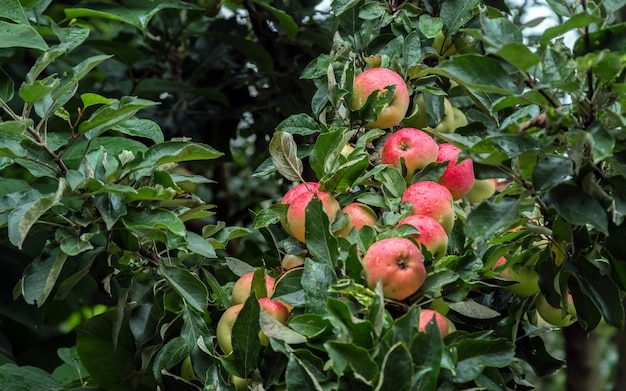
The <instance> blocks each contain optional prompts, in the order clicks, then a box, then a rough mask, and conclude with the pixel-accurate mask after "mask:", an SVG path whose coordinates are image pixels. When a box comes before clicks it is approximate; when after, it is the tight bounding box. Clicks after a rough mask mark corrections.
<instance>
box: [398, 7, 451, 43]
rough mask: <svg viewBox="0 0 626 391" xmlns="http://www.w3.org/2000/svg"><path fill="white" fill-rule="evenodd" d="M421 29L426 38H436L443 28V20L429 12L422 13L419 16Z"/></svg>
mask: <svg viewBox="0 0 626 391" xmlns="http://www.w3.org/2000/svg"><path fill="white" fill-rule="evenodd" d="M419 29H420V31H421V32H422V34H424V35H425V36H426V38H435V36H436V35H437V33H438V32H440V31H441V30H442V29H443V20H441V18H435V17H432V16H430V15H428V14H422V15H420V18H419ZM405 45H406V43H405Z"/></svg>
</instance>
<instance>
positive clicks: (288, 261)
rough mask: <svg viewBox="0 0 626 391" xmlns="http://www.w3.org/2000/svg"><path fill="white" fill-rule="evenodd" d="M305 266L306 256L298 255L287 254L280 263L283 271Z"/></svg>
mask: <svg viewBox="0 0 626 391" xmlns="http://www.w3.org/2000/svg"><path fill="white" fill-rule="evenodd" d="M302 265H304V256H303V255H296V254H285V255H284V256H283V259H282V260H281V261H280V266H281V267H282V268H283V270H289V269H293V268H294V267H298V266H302Z"/></svg>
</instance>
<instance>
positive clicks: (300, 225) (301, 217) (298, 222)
mask: <svg viewBox="0 0 626 391" xmlns="http://www.w3.org/2000/svg"><path fill="white" fill-rule="evenodd" d="M315 195H317V197H318V198H319V200H320V201H321V202H322V206H323V209H324V211H325V212H326V215H327V216H328V219H329V220H330V222H331V223H332V221H333V220H334V219H335V216H336V215H337V212H339V210H340V209H341V206H339V203H338V202H337V200H336V199H335V198H334V197H333V196H332V195H330V193H326V192H323V191H318V190H316V191H309V192H304V193H302V194H299V195H297V196H296V197H295V198H294V199H293V200H292V201H291V203H290V204H289V208H288V209H287V226H288V227H289V231H290V232H291V235H292V236H293V237H294V238H296V239H298V240H299V241H301V242H304V230H305V217H306V213H305V212H306V207H307V206H308V205H309V202H311V200H312V199H313V197H314V196H315Z"/></svg>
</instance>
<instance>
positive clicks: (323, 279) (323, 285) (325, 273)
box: [302, 258, 337, 314]
mask: <svg viewBox="0 0 626 391" xmlns="http://www.w3.org/2000/svg"><path fill="white" fill-rule="evenodd" d="M336 279H337V277H336V275H335V273H334V271H333V269H332V268H331V267H330V266H328V265H327V264H324V263H319V262H314V261H311V260H310V259H309V258H307V259H305V261H304V272H303V274H302V288H303V289H304V295H305V304H306V311H307V312H310V313H315V314H324V313H326V299H327V297H328V289H329V288H330V286H331V285H332V284H334V283H335V281H336Z"/></svg>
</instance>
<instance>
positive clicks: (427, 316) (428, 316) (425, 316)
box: [418, 310, 450, 337]
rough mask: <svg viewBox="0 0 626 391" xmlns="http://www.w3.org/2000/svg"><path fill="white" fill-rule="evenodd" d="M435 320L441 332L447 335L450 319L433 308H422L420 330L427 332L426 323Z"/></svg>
mask: <svg viewBox="0 0 626 391" xmlns="http://www.w3.org/2000/svg"><path fill="white" fill-rule="evenodd" d="M433 320H434V321H435V322H436V323H437V327H438V328H439V332H440V333H441V336H442V337H445V336H446V335H448V333H449V331H450V330H449V326H448V320H447V319H446V317H445V316H443V315H441V314H440V313H439V312H437V311H433V310H421V311H420V320H419V326H418V330H419V331H420V332H422V333H425V332H426V325H427V324H428V323H429V322H432V321H433Z"/></svg>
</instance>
